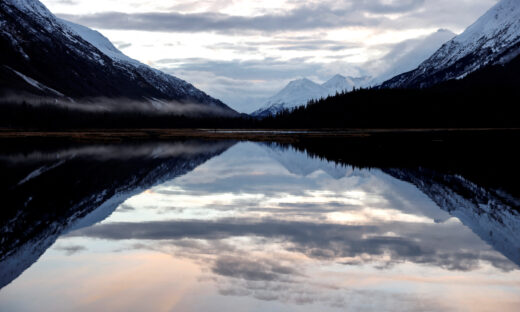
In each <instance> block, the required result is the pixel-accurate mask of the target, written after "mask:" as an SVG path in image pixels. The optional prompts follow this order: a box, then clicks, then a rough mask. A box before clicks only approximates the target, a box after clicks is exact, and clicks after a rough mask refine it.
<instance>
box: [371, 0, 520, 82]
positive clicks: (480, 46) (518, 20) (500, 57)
mask: <svg viewBox="0 0 520 312" xmlns="http://www.w3.org/2000/svg"><path fill="white" fill-rule="evenodd" d="M519 54H520V2H519V1H518V0H501V1H500V2H498V3H497V4H496V5H495V6H494V7H492V8H491V9H490V10H489V11H488V12H486V13H485V14H484V15H483V16H482V17H480V18H479V19H478V20H477V21H476V22H475V23H474V24H473V25H471V26H470V27H468V28H467V29H466V30H465V31H464V32H463V33H462V34H460V35H458V36H456V37H455V38H453V39H452V40H450V41H448V42H447V43H445V44H444V45H443V46H442V47H441V48H440V49H439V50H437V52H435V53H434V54H433V55H432V56H431V57H430V58H428V59H427V60H426V61H424V62H423V63H422V64H420V65H419V67H417V68H416V69H415V70H412V71H410V72H407V73H404V74H402V75H399V76H396V77H394V78H392V79H390V80H388V81H386V82H384V83H383V84H382V85H381V86H382V87H383V88H423V87H429V86H432V85H435V84H438V83H439V82H442V81H446V80H451V79H461V78H463V77H465V76H467V75H468V74H470V73H472V72H474V71H476V70H478V69H480V68H482V67H485V66H487V65H501V64H502V65H503V64H506V63H508V62H510V61H511V60H512V59H514V58H515V57H516V56H518V55H519Z"/></svg>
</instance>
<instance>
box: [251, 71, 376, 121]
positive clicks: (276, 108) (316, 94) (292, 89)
mask: <svg viewBox="0 0 520 312" xmlns="http://www.w3.org/2000/svg"><path fill="white" fill-rule="evenodd" d="M369 81H370V77H359V78H354V77H344V76H342V75H335V76H334V77H332V78H331V79H330V80H328V81H327V82H325V83H323V84H321V85H319V84H317V83H315V82H313V81H311V80H309V79H307V78H303V79H298V80H293V81H291V82H289V84H288V85H287V86H286V87H285V88H283V89H282V90H281V91H280V92H278V93H277V94H276V95H274V96H272V97H271V98H269V99H268V100H267V102H266V103H265V104H264V105H263V106H262V107H260V108H259V109H258V110H256V111H254V112H253V113H252V114H251V115H252V116H256V117H266V116H269V115H275V114H276V113H278V112H280V111H282V110H284V109H293V108H296V107H298V106H302V105H305V104H307V103H308V102H309V101H310V100H318V99H320V98H326V97H328V96H330V95H334V94H336V92H342V91H351V90H352V88H354V87H360V86H365V85H366V84H367V83H368V82H369Z"/></svg>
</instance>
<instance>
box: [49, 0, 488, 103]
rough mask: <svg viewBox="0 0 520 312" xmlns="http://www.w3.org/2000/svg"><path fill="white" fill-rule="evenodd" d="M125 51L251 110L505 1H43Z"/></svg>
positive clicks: (382, 59)
mask: <svg viewBox="0 0 520 312" xmlns="http://www.w3.org/2000/svg"><path fill="white" fill-rule="evenodd" d="M41 2H43V3H44V4H45V5H46V6H47V7H48V8H49V9H50V10H51V11H52V12H53V13H55V14H56V15H57V16H59V17H61V18H64V19H67V20H70V21H72V22H76V23H79V24H82V25H85V26H88V27H91V28H93V29H95V30H98V31H100V32H101V33H102V34H103V35H105V36H106V37H107V38H109V39H110V40H111V41H112V42H113V43H114V45H115V46H116V47H118V48H119V49H120V50H121V51H123V53H125V54H127V55H128V56H130V57H132V58H135V59H137V60H139V61H141V62H143V63H146V64H148V65H150V66H152V67H154V68H158V69H160V70H163V71H165V72H167V73H170V74H172V75H174V76H177V77H179V78H181V79H184V80H186V81H188V82H191V83H193V84H194V85H195V86H196V87H198V88H200V89H202V90H203V91H205V92H206V93H208V94H209V95H211V96H214V97H216V98H219V99H221V100H222V101H224V102H225V103H226V104H228V105H230V106H231V107H233V108H234V109H236V110H238V111H241V112H246V113H249V112H251V111H253V110H255V109H256V108H258V107H259V106H261V105H262V104H263V103H264V102H265V101H266V99H267V98H269V97H270V96H272V95H274V94H275V93H276V92H278V91H279V90H281V89H282V88H283V87H284V86H285V85H286V84H287V83H288V82H289V81H291V80H294V79H299V78H303V77H306V78H309V79H311V80H313V81H315V82H318V83H322V82H325V81H326V80H328V79H329V78H331V77H332V76H334V75H335V74H342V75H344V76H354V77H359V76H366V75H370V76H378V75H380V74H382V73H384V72H385V71H387V70H388V69H389V66H390V64H391V63H392V60H393V59H395V56H396V53H397V54H398V53H399V52H400V51H401V50H402V47H403V46H406V43H408V42H418V40H420V39H422V38H425V37H427V36H429V35H431V34H433V33H435V32H436V31H437V30H439V29H448V30H450V31H452V32H454V33H457V34H458V33H460V32H462V31H463V30H464V29H465V28H466V27H467V26H469V25H470V24H472V23H473V22H474V21H475V20H476V19H477V18H478V17H480V16H481V15H482V14H484V13H485V11H487V10H488V9H489V8H491V7H492V6H493V5H494V4H495V3H496V2H498V0H320V1H317V0H307V1H299V0H266V1H251V0H249V1H247V0H200V1H187V0H176V1H171V0H145V1H137V0H41Z"/></svg>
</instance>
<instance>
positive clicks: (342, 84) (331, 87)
mask: <svg viewBox="0 0 520 312" xmlns="http://www.w3.org/2000/svg"><path fill="white" fill-rule="evenodd" d="M322 86H323V87H324V88H325V89H327V90H328V91H329V94H330V95H334V94H335V93H336V92H342V91H351V90H352V88H353V87H354V86H355V85H354V82H353V81H352V79H350V77H349V78H347V77H345V76H342V75H340V74H337V75H335V76H334V77H332V78H331V79H329V80H328V81H327V82H325V83H324V84H322Z"/></svg>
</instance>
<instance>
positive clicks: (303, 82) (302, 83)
mask: <svg viewBox="0 0 520 312" xmlns="http://www.w3.org/2000/svg"><path fill="white" fill-rule="evenodd" d="M314 85H315V83H314V82H313V81H311V80H309V79H307V78H301V79H297V80H293V81H291V82H289V84H288V85H287V88H291V87H292V88H296V87H311V88H312V87H314Z"/></svg>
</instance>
